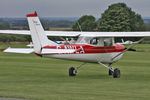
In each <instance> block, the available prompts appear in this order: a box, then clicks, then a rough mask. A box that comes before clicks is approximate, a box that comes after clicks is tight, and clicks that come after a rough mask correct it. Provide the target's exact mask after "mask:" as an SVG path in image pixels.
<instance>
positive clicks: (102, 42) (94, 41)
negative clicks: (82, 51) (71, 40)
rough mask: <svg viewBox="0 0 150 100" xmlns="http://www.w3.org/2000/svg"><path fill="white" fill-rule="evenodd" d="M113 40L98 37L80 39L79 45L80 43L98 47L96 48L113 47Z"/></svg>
mask: <svg viewBox="0 0 150 100" xmlns="http://www.w3.org/2000/svg"><path fill="white" fill-rule="evenodd" d="M113 42H114V41H113V38H103V37H102V38H97V37H85V36H83V37H79V38H78V40H77V42H76V43H77V44H80V43H86V44H91V45H96V46H112V45H113V44H114V43H113Z"/></svg>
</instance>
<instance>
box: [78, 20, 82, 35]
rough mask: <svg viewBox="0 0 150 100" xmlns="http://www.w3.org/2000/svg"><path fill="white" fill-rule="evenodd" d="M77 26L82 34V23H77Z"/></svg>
mask: <svg viewBox="0 0 150 100" xmlns="http://www.w3.org/2000/svg"><path fill="white" fill-rule="evenodd" d="M77 24H78V27H79V29H80V31H81V32H82V28H81V25H80V23H79V22H78V21H77Z"/></svg>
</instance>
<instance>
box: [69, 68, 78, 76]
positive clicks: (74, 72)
mask: <svg viewBox="0 0 150 100" xmlns="http://www.w3.org/2000/svg"><path fill="white" fill-rule="evenodd" d="M76 73H77V71H76V69H75V68H74V67H71V68H69V76H76Z"/></svg>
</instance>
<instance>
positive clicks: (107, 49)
mask: <svg viewBox="0 0 150 100" xmlns="http://www.w3.org/2000/svg"><path fill="white" fill-rule="evenodd" d="M43 49H74V50H76V52H74V53H63V54H62V53H57V54H56V53H55V54H44V55H41V56H42V57H48V58H49V57H50V58H59V59H67V60H77V61H84V62H95V63H97V62H102V63H113V62H116V61H118V60H119V59H120V58H121V57H122V54H121V55H119V56H118V57H116V58H115V59H113V60H112V58H113V57H115V56H116V55H118V54H119V53H121V52H123V51H124V50H125V47H124V46H123V45H121V44H115V45H114V46H104V47H100V46H95V45H89V44H71V45H56V46H45V47H43Z"/></svg>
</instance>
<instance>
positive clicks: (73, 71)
mask: <svg viewBox="0 0 150 100" xmlns="http://www.w3.org/2000/svg"><path fill="white" fill-rule="evenodd" d="M85 64H86V63H85V62H84V63H82V64H80V65H79V66H77V67H70V68H69V76H76V74H77V70H78V69H79V68H80V67H82V66H83V65H85Z"/></svg>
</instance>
